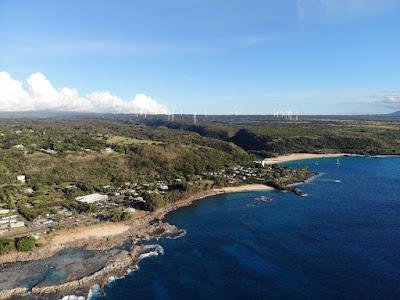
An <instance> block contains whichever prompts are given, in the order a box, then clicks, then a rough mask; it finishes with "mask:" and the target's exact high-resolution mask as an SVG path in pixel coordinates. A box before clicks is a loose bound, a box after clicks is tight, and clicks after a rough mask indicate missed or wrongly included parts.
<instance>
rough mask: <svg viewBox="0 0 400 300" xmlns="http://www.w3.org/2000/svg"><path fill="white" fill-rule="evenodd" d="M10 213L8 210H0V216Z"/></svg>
mask: <svg viewBox="0 0 400 300" xmlns="http://www.w3.org/2000/svg"><path fill="white" fill-rule="evenodd" d="M9 212H10V210H9V209H0V215H5V214H8V213H9Z"/></svg>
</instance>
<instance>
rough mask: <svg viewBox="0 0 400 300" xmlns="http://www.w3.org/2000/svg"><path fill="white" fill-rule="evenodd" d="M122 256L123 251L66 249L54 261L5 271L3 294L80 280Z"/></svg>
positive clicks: (0, 274)
mask: <svg viewBox="0 0 400 300" xmlns="http://www.w3.org/2000/svg"><path fill="white" fill-rule="evenodd" d="M118 252H119V249H113V250H111V251H88V250H82V249H66V250H63V251H61V252H59V253H57V254H56V255H54V256H52V257H50V258H46V259H42V260H37V261H30V262H23V263H15V264H10V265H8V266H6V267H3V268H2V269H1V272H0V290H5V289H12V288H16V287H26V288H32V287H34V286H47V285H53V284H59V283H62V282H64V281H71V280H75V279H79V278H82V277H84V276H87V275H90V274H92V273H94V272H96V271H98V270H100V269H101V268H102V267H103V266H104V265H105V264H106V263H107V260H108V259H109V258H110V257H111V256H112V255H113V254H116V253H118Z"/></svg>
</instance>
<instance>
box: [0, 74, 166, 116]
mask: <svg viewBox="0 0 400 300" xmlns="http://www.w3.org/2000/svg"><path fill="white" fill-rule="evenodd" d="M38 110H51V111H71V112H96V113H147V114H165V113H168V109H167V107H166V106H164V105H162V104H160V103H158V102H157V101H156V100H154V99H152V98H151V97H149V96H146V95H144V94H137V95H136V96H135V97H133V99H130V100H124V99H121V98H119V97H118V96H115V95H112V94H111V93H109V92H93V93H90V94H88V95H85V96H81V95H80V94H79V91H78V90H77V89H74V88H67V87H65V88H61V89H56V88H55V87H54V86H53V84H52V83H51V82H50V81H49V80H48V79H47V78H46V77H45V76H44V75H43V74H42V73H34V74H32V75H30V76H29V77H28V79H27V80H26V81H25V82H21V81H19V80H16V79H14V78H12V77H11V76H10V74H8V73H7V72H0V111H38Z"/></svg>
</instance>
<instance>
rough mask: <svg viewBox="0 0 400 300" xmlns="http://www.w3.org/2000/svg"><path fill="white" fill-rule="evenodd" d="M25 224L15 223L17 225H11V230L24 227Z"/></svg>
mask: <svg viewBox="0 0 400 300" xmlns="http://www.w3.org/2000/svg"><path fill="white" fill-rule="evenodd" d="M24 226H25V223H24V222H21V221H19V222H15V223H10V228H19V227H24Z"/></svg>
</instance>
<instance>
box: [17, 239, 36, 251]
mask: <svg viewBox="0 0 400 300" xmlns="http://www.w3.org/2000/svg"><path fill="white" fill-rule="evenodd" d="M35 247H36V239H35V238H34V237H33V236H26V237H23V238H20V239H18V240H17V250H18V251H20V252H28V251H31V250H33V249H34V248H35Z"/></svg>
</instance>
